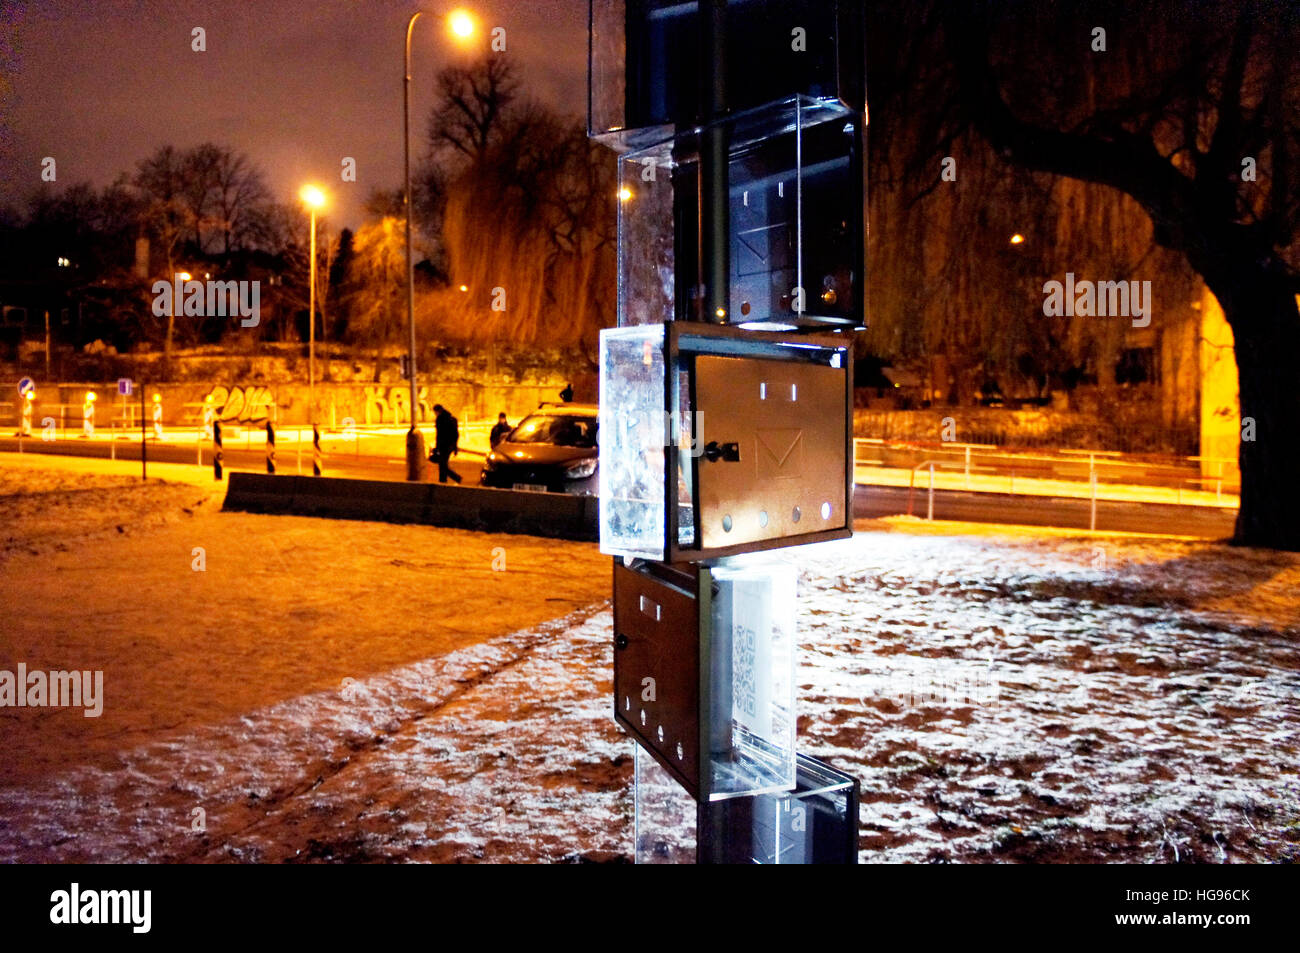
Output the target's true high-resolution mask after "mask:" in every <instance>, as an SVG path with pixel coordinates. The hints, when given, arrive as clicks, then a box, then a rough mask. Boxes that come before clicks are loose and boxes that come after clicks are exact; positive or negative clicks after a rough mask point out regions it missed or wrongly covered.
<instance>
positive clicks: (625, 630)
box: [614, 560, 795, 801]
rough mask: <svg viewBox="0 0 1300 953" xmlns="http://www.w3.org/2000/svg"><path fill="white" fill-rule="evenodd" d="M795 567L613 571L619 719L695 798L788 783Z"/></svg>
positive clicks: (745, 564)
mask: <svg viewBox="0 0 1300 953" xmlns="http://www.w3.org/2000/svg"><path fill="white" fill-rule="evenodd" d="M794 633H795V572H794V569H793V567H791V566H789V565H787V564H785V563H780V562H754V561H752V560H741V561H738V562H735V563H733V564H729V565H719V566H714V567H711V568H708V567H702V566H693V565H678V566H669V565H664V564H660V563H644V562H635V563H634V564H633V565H632V566H627V565H624V564H623V563H622V562H621V561H620V562H617V563H615V566H614V640H615V641H614V716H615V720H617V721H618V722H619V723H620V724H621V725H623V727H624V728H625V729H626V730H627V731H628V732H630V733H631V734H632V735H633V737H634V738H635V739H636V740H637V742H638V743H639V744H640V745H641V746H642V747H644V748H645V750H646V751H648V752H649V753H650V754H651V755H652V756H653V757H654V758H655V759H656V760H657V761H658V762H659V763H660V764H661V765H662V766H663V768H664V769H665V770H666V771H668V773H669V774H671V775H672V776H673V777H674V778H675V779H676V780H677V781H678V782H679V783H680V784H681V785H682V787H683V788H685V789H686V791H687V793H688V794H690V795H691V797H693V798H696V799H698V800H701V801H709V800H718V799H722V798H728V797H738V796H742V795H749V794H755V793H759V792H764V791H769V792H770V791H788V790H791V789H792V788H793V787H794V783H795V777H794V772H795V766H794V758H795V754H794V739H795V711H794V656H795V641H794Z"/></svg>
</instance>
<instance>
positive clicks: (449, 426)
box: [429, 404, 461, 483]
mask: <svg viewBox="0 0 1300 953" xmlns="http://www.w3.org/2000/svg"><path fill="white" fill-rule="evenodd" d="M433 427H434V437H433V452H432V453H430V454H429V460H430V461H432V462H433V463H436V464H437V465H438V482H439V483H446V482H447V479H448V477H450V478H451V479H452V480H453V481H454V482H456V483H459V482H460V480H461V477H460V474H459V473H457V472H456V471H455V470H453V469H452V468H451V466H450V465H449V464H450V462H451V458H452V457H453V456H455V455H456V454H457V453H459V452H460V424H459V423H458V422H457V420H456V418H455V417H453V416H452V415H451V412H450V411H448V410H447V408H446V407H444V406H442V404H434V405H433Z"/></svg>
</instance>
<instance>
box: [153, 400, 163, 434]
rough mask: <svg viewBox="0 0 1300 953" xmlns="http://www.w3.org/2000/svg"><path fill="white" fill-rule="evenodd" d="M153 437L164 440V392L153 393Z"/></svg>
mask: <svg viewBox="0 0 1300 953" xmlns="http://www.w3.org/2000/svg"><path fill="white" fill-rule="evenodd" d="M153 438H154V439H155V440H157V441H158V442H159V443H161V442H162V438H163V429H162V394H154V395H153Z"/></svg>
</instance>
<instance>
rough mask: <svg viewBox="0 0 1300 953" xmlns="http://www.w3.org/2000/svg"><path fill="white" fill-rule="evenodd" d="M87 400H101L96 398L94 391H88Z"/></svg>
mask: <svg viewBox="0 0 1300 953" xmlns="http://www.w3.org/2000/svg"><path fill="white" fill-rule="evenodd" d="M86 400H99V398H98V397H97V396H95V392H94V391H93V390H88V391H86Z"/></svg>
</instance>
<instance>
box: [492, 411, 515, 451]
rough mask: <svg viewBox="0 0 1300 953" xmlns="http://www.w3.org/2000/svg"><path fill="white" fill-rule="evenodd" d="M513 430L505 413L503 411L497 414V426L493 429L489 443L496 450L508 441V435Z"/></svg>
mask: <svg viewBox="0 0 1300 953" xmlns="http://www.w3.org/2000/svg"><path fill="white" fill-rule="evenodd" d="M513 429H514V428H513V427H511V426H510V422H509V421H508V420H506V414H505V411H502V412H501V413H499V414H497V425H496V426H495V427H493V428H492V433H491V434H489V435H488V443H489V444H490V445H491V446H492V447H493V448H494V449H495V448H496V445H497V444H499V443H500V442H501V441H502V440H504V439H506V434H508V433H510V431H511V430H513Z"/></svg>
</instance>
